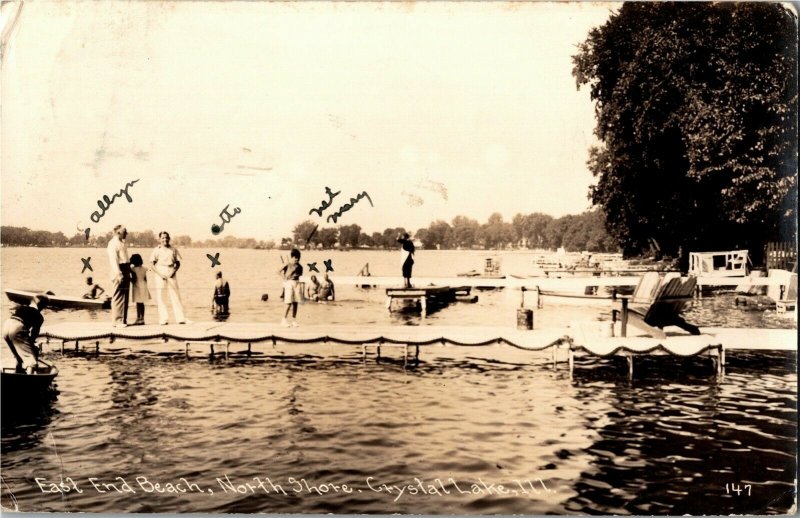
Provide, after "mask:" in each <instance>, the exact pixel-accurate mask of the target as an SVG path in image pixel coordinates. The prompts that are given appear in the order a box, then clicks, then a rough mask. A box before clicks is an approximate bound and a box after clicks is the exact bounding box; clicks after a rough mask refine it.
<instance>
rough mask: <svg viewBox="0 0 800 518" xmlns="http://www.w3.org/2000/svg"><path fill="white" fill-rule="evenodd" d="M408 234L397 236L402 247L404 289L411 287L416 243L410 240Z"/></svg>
mask: <svg viewBox="0 0 800 518" xmlns="http://www.w3.org/2000/svg"><path fill="white" fill-rule="evenodd" d="M409 237H410V236H409V235H408V232H405V233H403V234H400V235H399V236H397V242H398V243H400V245H402V248H401V249H400V253H401V254H402V255H401V261H402V263H401V264H402V270H403V282H404V287H406V288H410V287H411V268H413V266H414V243H413V242H412V241H411V239H409Z"/></svg>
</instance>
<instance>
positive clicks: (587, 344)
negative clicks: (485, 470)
mask: <svg viewBox="0 0 800 518" xmlns="http://www.w3.org/2000/svg"><path fill="white" fill-rule="evenodd" d="M614 325H616V327H613V326H614ZM666 329H667V333H666V334H667V336H666V338H661V339H659V338H653V337H651V336H649V335H645V334H642V332H641V331H639V330H633V329H632V330H631V333H630V334H629V336H627V337H621V336H619V323H617V324H612V323H611V322H578V323H572V324H571V325H570V326H569V327H568V328H560V329H536V330H531V331H528V330H518V329H514V328H511V327H467V326H388V325H387V326H378V325H371V326H363V325H319V326H303V327H297V328H287V327H282V326H280V325H278V324H266V323H229V322H224V323H220V322H199V323H194V324H189V325H169V326H159V325H144V326H132V327H126V328H115V327H112V326H111V324H110V323H97V322H94V323H91V322H80V323H77V322H76V323H60V324H52V325H47V326H45V327H44V328H43V329H42V332H41V335H40V336H41V337H42V338H43V339H47V341H48V342H49V343H52V342H56V343H57V344H58V345H57V346H59V347H60V349H61V351H62V352H64V350H65V349H66V348H68V347H72V346H74V348H75V349H76V350H78V349H79V348H80V347H81V343H83V345H84V347H85V346H86V345H88V346H89V347H91V348H94V350H95V351H96V352H99V350H100V347H101V344H103V345H104V344H107V343H110V342H115V341H118V340H119V341H149V342H158V341H163V342H168V341H170V340H171V341H173V342H178V343H181V344H183V345H184V346H185V349H186V353H187V355H188V354H189V352H190V349H191V350H197V349H198V348H201V350H206V348H207V350H208V351H209V353H210V354H211V355H214V354H215V353H219V354H224V355H225V356H226V357H227V355H228V354H229V353H230V349H231V347H235V348H238V349H239V352H242V351H245V352H247V353H249V352H251V350H252V347H253V346H254V345H259V344H266V345H269V346H275V345H276V344H278V343H281V344H287V345H290V346H291V345H303V344H330V345H331V347H332V348H333V347H353V346H355V347H360V348H361V351H362V355H363V357H364V359H366V357H367V353H368V352H369V350H371V348H374V350H375V351H376V352H377V356H378V357H380V354H381V348H382V347H395V348H400V349H401V350H403V351H404V365H407V364H408V362H409V353H410V351H411V350H412V349H413V352H414V360H415V361H418V360H419V352H420V348H421V347H486V346H498V345H504V346H509V347H512V348H516V349H519V350H522V351H548V352H549V353H550V354H551V356H552V362H553V367H554V368H556V366H557V363H558V362H559V361H567V362H568V363H569V370H570V376H572V374H573V370H574V358H575V356H576V355H578V354H589V355H592V356H596V357H609V356H623V357H625V358H627V360H628V367H629V375H630V376H632V375H633V364H634V358H635V357H640V356H657V355H671V356H680V357H687V356H698V355H705V356H709V357H711V358H712V360H713V361H714V362H715V365H716V371H717V373H718V374H720V375H721V374H722V373H723V372H724V365H725V355H726V353H729V352H731V351H742V350H747V351H794V352H796V351H797V331H796V330H795V329H742V328H702V332H703V333H702V334H701V335H689V334H686V333H685V332H683V331H682V330H680V329H678V328H671V327H670V328H666ZM565 352H566V354H564V353H565Z"/></svg>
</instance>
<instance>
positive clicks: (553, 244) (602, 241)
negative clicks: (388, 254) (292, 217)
mask: <svg viewBox="0 0 800 518" xmlns="http://www.w3.org/2000/svg"><path fill="white" fill-rule="evenodd" d="M316 226H317V225H316V224H315V223H314V222H312V221H310V220H306V221H303V222H302V223H299V224H298V225H296V226H295V227H294V230H293V231H292V236H293V237H292V238H284V239H283V240H282V241H281V246H282V247H286V246H290V245H291V246H313V247H320V248H335V247H341V248H390V249H394V248H397V235H398V234H399V233H403V232H406V229H405V228H403V227H396V228H387V229H386V230H384V231H383V232H373V233H372V234H367V233H365V232H362V231H361V227H360V226H358V225H341V226H339V227H332V228H317V230H316V231H314V228H315V227H316ZM409 234H412V237H413V238H414V240H415V241H417V242H419V243H421V245H422V248H424V249H428V250H436V249H440V250H444V249H483V250H503V249H508V248H517V249H518V248H523V249H532V248H544V249H557V248H559V247H564V248H565V249H566V250H567V251H570V252H579V251H583V250H588V251H591V252H617V251H618V250H619V248H618V247H617V245H616V243H615V242H614V240H613V239H612V238H611V236H610V235H609V234H608V232H606V230H605V217H604V215H603V214H602V212H600V211H597V210H595V211H588V212H584V213H583V214H579V215H567V216H563V217H560V218H554V217H552V216H548V215H547V214H542V213H538V212H537V213H533V214H517V215H516V216H514V218H513V219H512V220H511V222H504V221H503V217H502V216H501V215H500V214H498V213H494V214H492V215H491V216H489V220H488V221H487V222H486V223H483V224H481V223H479V222H478V221H477V220H474V219H471V218H468V217H466V216H456V217H455V218H453V220H452V222H450V223H448V222H446V221H442V220H437V221H434V222H433V223H431V224H430V225H428V226H427V227H426V228H421V229H419V230H417V231H416V232H415V233H411V232H409ZM309 236H310V239H309Z"/></svg>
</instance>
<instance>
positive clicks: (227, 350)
mask: <svg viewBox="0 0 800 518" xmlns="http://www.w3.org/2000/svg"><path fill="white" fill-rule="evenodd" d="M230 347H231V343H230V342H225V359H226V360H227V359H228V353H229V352H230Z"/></svg>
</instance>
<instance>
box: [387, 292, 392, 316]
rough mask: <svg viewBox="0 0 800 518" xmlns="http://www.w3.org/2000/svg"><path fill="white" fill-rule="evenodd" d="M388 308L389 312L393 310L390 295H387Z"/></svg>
mask: <svg viewBox="0 0 800 518" xmlns="http://www.w3.org/2000/svg"><path fill="white" fill-rule="evenodd" d="M386 309H387V310H388V311H389V313H391V312H392V297H391V296H389V295H387V296H386Z"/></svg>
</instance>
